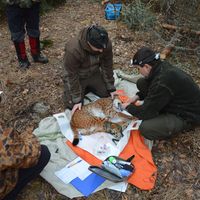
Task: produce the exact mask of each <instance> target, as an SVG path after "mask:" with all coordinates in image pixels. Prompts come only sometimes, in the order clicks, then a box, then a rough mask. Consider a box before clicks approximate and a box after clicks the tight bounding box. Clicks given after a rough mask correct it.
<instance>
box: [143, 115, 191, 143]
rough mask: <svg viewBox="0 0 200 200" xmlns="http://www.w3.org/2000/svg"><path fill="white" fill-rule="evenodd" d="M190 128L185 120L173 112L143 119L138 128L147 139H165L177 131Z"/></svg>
mask: <svg viewBox="0 0 200 200" xmlns="http://www.w3.org/2000/svg"><path fill="white" fill-rule="evenodd" d="M189 128H191V126H190V124H187V123H186V121H184V120H182V119H180V118H178V117H176V116H175V115H173V114H163V115H160V116H158V117H155V118H153V119H149V120H144V121H143V122H142V123H141V125H140V127H139V130H140V132H141V134H142V135H143V136H144V137H145V138H147V139H149V140H160V139H167V138H170V137H171V136H173V135H175V134H176V133H178V132H181V131H183V130H187V129H189Z"/></svg>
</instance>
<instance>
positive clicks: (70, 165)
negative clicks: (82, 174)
mask: <svg viewBox="0 0 200 200" xmlns="http://www.w3.org/2000/svg"><path fill="white" fill-rule="evenodd" d="M81 161H82V160H78V161H76V162H74V163H71V164H69V165H68V166H67V168H70V167H72V166H74V165H76V164H78V163H80V162H81Z"/></svg>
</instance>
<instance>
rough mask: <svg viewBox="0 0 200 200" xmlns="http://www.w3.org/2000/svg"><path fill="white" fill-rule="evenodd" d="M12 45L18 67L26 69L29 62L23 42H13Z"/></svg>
mask: <svg viewBox="0 0 200 200" xmlns="http://www.w3.org/2000/svg"><path fill="white" fill-rule="evenodd" d="M14 45H15V49H16V53H17V58H18V62H19V67H20V68H23V69H28V68H29V66H30V62H29V60H28V58H27V55H26V47H25V42H24V41H21V42H14Z"/></svg>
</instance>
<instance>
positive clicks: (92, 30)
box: [87, 25, 108, 49]
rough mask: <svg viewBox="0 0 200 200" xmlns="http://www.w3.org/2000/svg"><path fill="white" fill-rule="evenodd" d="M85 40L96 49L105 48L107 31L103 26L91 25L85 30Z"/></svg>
mask: <svg viewBox="0 0 200 200" xmlns="http://www.w3.org/2000/svg"><path fill="white" fill-rule="evenodd" d="M87 41H88V42H89V43H90V44H91V45H92V46H94V47H95V48H97V49H105V48H107V44H108V33H107V31H106V30H105V29H104V28H103V27H101V26H97V25H92V26H90V27H89V28H88V30H87Z"/></svg>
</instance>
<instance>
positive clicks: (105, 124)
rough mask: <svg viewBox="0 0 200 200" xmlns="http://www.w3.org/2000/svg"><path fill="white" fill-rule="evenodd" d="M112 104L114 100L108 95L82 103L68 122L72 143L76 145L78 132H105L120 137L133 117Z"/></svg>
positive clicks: (86, 133)
mask: <svg viewBox="0 0 200 200" xmlns="http://www.w3.org/2000/svg"><path fill="white" fill-rule="evenodd" d="M115 100H116V99H115ZM114 104H116V101H115V103H114V102H113V100H112V99H111V98H110V97H109V98H101V99H98V100H96V101H95V102H92V103H89V104H87V105H84V106H83V107H82V109H81V110H77V111H76V112H75V113H74V114H73V116H72V118H71V122H70V125H71V128H72V131H73V133H74V140H73V142H72V144H73V145H77V144H78V143H79V133H81V134H82V135H91V134H93V133H96V132H107V133H110V134H112V135H113V136H114V137H115V138H116V139H117V140H118V139H120V138H121V137H122V131H123V129H124V128H125V127H126V126H127V125H128V122H130V120H132V119H133V117H131V116H129V115H125V114H124V113H121V112H118V111H117V110H116V108H115V106H114Z"/></svg>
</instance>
